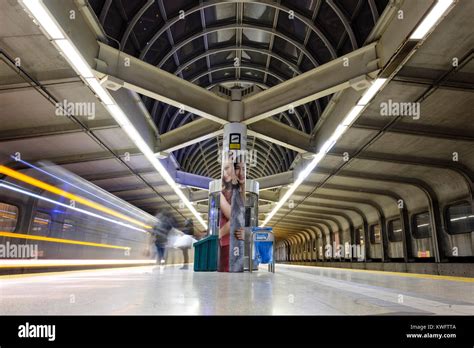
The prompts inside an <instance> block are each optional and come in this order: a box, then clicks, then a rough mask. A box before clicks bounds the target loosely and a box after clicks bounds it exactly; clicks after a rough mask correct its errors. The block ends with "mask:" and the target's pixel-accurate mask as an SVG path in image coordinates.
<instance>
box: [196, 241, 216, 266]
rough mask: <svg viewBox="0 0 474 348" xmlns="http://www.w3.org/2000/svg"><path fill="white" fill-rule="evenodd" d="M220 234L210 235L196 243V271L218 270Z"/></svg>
mask: <svg viewBox="0 0 474 348" xmlns="http://www.w3.org/2000/svg"><path fill="white" fill-rule="evenodd" d="M218 242H219V238H218V236H209V237H206V238H203V239H201V240H200V241H198V242H196V243H194V272H214V271H217V251H218V244H217V243H218Z"/></svg>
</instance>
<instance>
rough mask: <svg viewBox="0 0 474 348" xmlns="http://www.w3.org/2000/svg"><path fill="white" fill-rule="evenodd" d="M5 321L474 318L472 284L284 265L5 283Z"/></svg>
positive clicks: (1, 284) (64, 275)
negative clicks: (78, 318)
mask: <svg viewBox="0 0 474 348" xmlns="http://www.w3.org/2000/svg"><path fill="white" fill-rule="evenodd" d="M0 279H1V281H0V314H1V315H474V280H473V279H472V278H462V277H445V276H433V275H422V274H399V273H390V272H375V271H359V270H342V269H333V268H320V267H308V266H293V265H281V264H278V265H277V268H276V273H274V274H272V273H269V272H267V270H266V269H265V268H261V269H260V270H259V271H258V272H254V273H252V274H250V273H214V272H211V273H207V272H200V273H195V272H193V271H192V267H190V268H189V269H188V270H182V269H180V266H146V267H132V268H122V269H110V270H87V271H72V272H61V273H51V274H36V275H21V276H18V275H16V276H3V277H1V278H0Z"/></svg>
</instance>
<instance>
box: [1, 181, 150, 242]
mask: <svg viewBox="0 0 474 348" xmlns="http://www.w3.org/2000/svg"><path fill="white" fill-rule="evenodd" d="M0 187H4V188H6V189H7V190H11V191H15V192H18V193H22V194H25V195H28V196H30V197H34V198H37V199H40V200H42V201H45V202H49V203H52V204H56V205H59V206H61V207H64V208H67V209H72V210H75V211H78V212H80V213H83V214H86V215H89V216H93V217H96V218H99V219H102V220H105V221H109V222H112V223H114V224H117V225H121V226H124V227H127V228H131V229H133V230H136V231H140V232H143V233H147V231H145V230H142V229H140V228H137V227H135V226H132V225H129V224H126V223H123V222H120V221H117V220H113V219H109V218H107V217H105V216H102V215H99V214H95V213H92V212H90V211H87V210H84V209H81V208H77V207H72V206H70V205H67V204H64V203H61V202H58V201H55V200H53V199H49V198H46V197H42V196H40V195H37V194H35V193H33V192H29V191H26V190H23V189H20V188H17V187H13V186H10V185H6V184H0Z"/></svg>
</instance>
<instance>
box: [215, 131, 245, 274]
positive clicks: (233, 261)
mask: <svg viewBox="0 0 474 348" xmlns="http://www.w3.org/2000/svg"><path fill="white" fill-rule="evenodd" d="M246 146H247V126H246V125H244V124H242V123H238V122H231V123H228V124H226V125H225V126H224V142H223V148H222V172H221V173H222V174H221V178H222V191H221V196H220V199H221V202H220V208H221V216H220V224H219V226H220V229H219V238H220V240H219V242H220V247H221V256H220V257H221V259H220V260H219V261H220V267H219V270H220V271H226V272H243V271H244V241H243V240H239V239H237V237H236V232H238V231H239V230H240V228H244V227H245V176H246V173H245V155H246V151H245V150H246ZM242 233H243V232H242Z"/></svg>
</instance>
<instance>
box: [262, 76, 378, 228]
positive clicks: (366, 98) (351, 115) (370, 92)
mask: <svg viewBox="0 0 474 348" xmlns="http://www.w3.org/2000/svg"><path fill="white" fill-rule="evenodd" d="M386 81H387V79H384V78H378V79H376V80H375V81H374V82H373V83H372V85H371V86H370V87H369V88H368V89H367V91H365V93H364V94H363V95H362V97H361V98H360V99H359V101H358V102H357V105H355V106H354V107H353V108H352V109H351V110H350V111H349V112H348V113H347V115H346V117H344V119H343V120H342V122H341V123H340V124H339V125H338V126H337V128H336V129H335V130H334V132H333V134H332V135H331V136H330V137H329V139H328V140H326V142H325V143H324V144H323V146H322V147H321V149H320V150H319V152H318V153H317V154H316V155H315V156H314V158H313V159H312V160H311V162H310V163H309V164H308V165H307V166H306V168H305V169H303V171H302V172H301V173H300V174H299V175H298V178H297V179H296V181H295V182H294V183H293V184H292V185H291V187H290V189H289V190H288V191H286V193H285V194H284V195H283V197H282V198H281V199H280V200H279V201H278V203H277V205H276V206H275V208H273V209H272V211H271V212H270V213H269V214H268V215H267V217H266V218H265V220H264V221H263V223H262V224H261V225H260V227H263V226H265V225H266V224H267V223H268V222H269V221H270V220H271V219H272V218H273V216H274V215H275V214H276V213H277V211H278V210H280V208H281V207H282V206H283V204H285V202H286V201H287V200H288V199H289V198H290V197H291V195H292V194H293V193H294V192H295V191H296V189H297V188H298V186H300V185H301V183H302V182H303V181H304V179H306V177H307V176H308V175H309V174H310V173H311V172H312V171H313V169H314V168H316V166H317V165H318V163H319V162H320V161H321V160H322V159H323V158H324V156H326V154H327V153H328V152H329V151H330V150H331V148H332V147H333V146H334V145H335V144H336V142H337V141H338V140H339V138H341V136H342V135H343V134H344V133H345V132H346V131H347V130H348V129H349V127H350V125H351V124H352V123H353V122H354V121H355V120H356V119H357V117H359V115H360V113H361V112H362V110H363V109H364V108H365V106H366V105H367V104H368V103H369V102H370V101H371V100H372V98H373V97H374V96H375V95H376V94H377V92H378V91H380V89H381V88H382V86H383V85H384V84H385V82H386Z"/></svg>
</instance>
